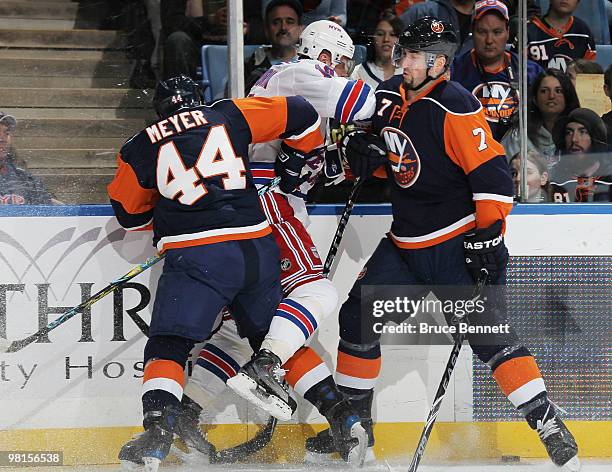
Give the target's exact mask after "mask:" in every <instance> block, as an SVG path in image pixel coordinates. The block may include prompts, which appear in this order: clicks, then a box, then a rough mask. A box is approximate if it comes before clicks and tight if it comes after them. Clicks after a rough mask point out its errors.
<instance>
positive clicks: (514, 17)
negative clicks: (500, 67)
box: [503, 0, 541, 44]
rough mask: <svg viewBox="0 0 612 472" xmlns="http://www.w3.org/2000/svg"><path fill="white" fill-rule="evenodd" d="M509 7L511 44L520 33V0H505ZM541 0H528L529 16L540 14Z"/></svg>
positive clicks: (509, 39) (509, 40) (509, 41)
mask: <svg viewBox="0 0 612 472" xmlns="http://www.w3.org/2000/svg"><path fill="white" fill-rule="evenodd" d="M503 2H504V3H505V4H506V6H507V7H508V15H509V16H510V36H509V38H508V43H509V44H514V42H515V41H516V36H517V34H518V26H519V17H518V3H519V0H503ZM540 12H541V10H540V2H539V0H527V18H528V19H529V18H533V17H534V16H540Z"/></svg>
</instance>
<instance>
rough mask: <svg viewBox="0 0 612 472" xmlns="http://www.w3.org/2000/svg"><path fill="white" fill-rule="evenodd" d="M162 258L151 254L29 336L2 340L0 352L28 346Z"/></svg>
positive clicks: (162, 256)
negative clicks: (13, 339)
mask: <svg viewBox="0 0 612 472" xmlns="http://www.w3.org/2000/svg"><path fill="white" fill-rule="evenodd" d="M163 258H164V254H156V255H155V256H152V257H150V258H149V259H147V260H146V261H145V262H143V263H142V264H139V265H137V266H135V267H133V268H132V269H130V271H129V272H128V273H126V274H125V275H122V276H121V277H119V278H118V279H116V280H114V281H113V282H111V283H110V284H108V285H107V286H106V287H104V288H103V289H102V290H100V291H99V292H97V293H95V294H93V295H92V296H91V297H89V298H88V299H87V300H85V301H84V302H82V303H81V304H79V305H77V306H75V307H73V308H70V309H69V310H68V311H65V312H64V313H62V314H61V315H60V316H59V317H58V318H56V319H55V320H53V321H51V322H49V324H48V325H47V326H45V327H44V328H42V329H40V330H39V331H37V332H36V333H34V334H31V335H30V336H28V337H26V338H23V339H19V340H16V341H12V342H10V344H9V343H8V342H7V341H6V340H4V342H2V343H0V352H17V351H19V350H21V349H23V348H24V347H26V346H28V345H29V344H32V343H33V342H36V341H38V340H39V339H40V338H41V337H42V336H46V335H47V334H48V333H49V332H51V331H52V330H54V329H55V328H57V327H58V326H60V325H62V324H64V323H65V322H66V321H68V320H69V319H71V318H73V317H75V316H76V315H78V314H79V313H81V312H82V311H83V310H84V309H85V308H87V307H89V306H91V305H93V304H94V303H96V302H97V301H99V300H101V299H102V298H104V297H105V296H106V295H108V294H109V293H112V292H114V291H115V290H116V289H117V288H119V287H121V286H122V285H123V284H125V283H126V282H128V281H129V280H132V279H133V278H134V277H136V276H137V275H138V274H141V273H142V272H144V271H145V270H147V269H148V268H149V267H151V266H153V265H154V264H156V263H158V262H159V261H161V260H162V259H163ZM141 330H142V328H141ZM2 348H4V349H2Z"/></svg>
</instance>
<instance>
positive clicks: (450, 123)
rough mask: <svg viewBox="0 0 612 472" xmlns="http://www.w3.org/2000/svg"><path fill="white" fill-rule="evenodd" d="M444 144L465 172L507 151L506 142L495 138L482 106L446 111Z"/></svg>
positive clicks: (449, 154)
mask: <svg viewBox="0 0 612 472" xmlns="http://www.w3.org/2000/svg"><path fill="white" fill-rule="evenodd" d="M444 146H445V150H446V154H448V156H449V157H450V158H451V159H452V161H453V162H454V163H455V164H457V165H458V166H459V167H461V168H462V169H463V171H464V172H465V174H466V175H467V174H469V173H470V172H472V171H473V170H474V169H476V168H477V167H479V166H480V165H481V164H484V163H485V162H487V161H489V160H491V159H493V158H494V157H496V156H503V155H505V151H504V148H503V146H502V145H501V144H499V143H498V142H497V141H495V139H493V135H492V134H491V128H490V127H489V124H488V123H487V119H486V118H485V114H484V110H483V109H482V108H481V109H480V111H478V112H477V113H471V114H465V115H453V114H452V113H447V114H446V118H445V119H444Z"/></svg>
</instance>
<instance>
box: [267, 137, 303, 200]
mask: <svg viewBox="0 0 612 472" xmlns="http://www.w3.org/2000/svg"><path fill="white" fill-rule="evenodd" d="M307 157H308V155H307V154H304V153H302V152H300V151H298V150H296V149H293V148H291V147H289V146H287V145H286V144H285V143H283V144H281V149H280V152H279V153H278V156H277V157H276V161H275V162H274V172H275V173H276V175H277V177H280V182H279V183H278V187H279V188H280V189H281V191H283V192H285V193H291V192H293V191H294V190H295V189H296V188H298V187H299V186H300V185H301V184H302V183H303V182H305V181H306V180H308V177H309V175H310V174H306V175H304V176H301V173H302V168H303V167H304V165H305V164H306V158H307Z"/></svg>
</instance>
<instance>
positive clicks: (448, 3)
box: [400, 0, 475, 54]
mask: <svg viewBox="0 0 612 472" xmlns="http://www.w3.org/2000/svg"><path fill="white" fill-rule="evenodd" d="M474 3H475V1H474V0H429V1H427V2H421V3H417V4H416V5H413V6H411V7H410V8H408V10H406V11H405V12H404V13H403V14H402V15H401V16H400V19H401V20H402V21H403V22H404V24H405V25H406V26H408V25H409V24H411V23H414V22H415V21H416V20H418V19H419V18H422V17H424V16H433V17H435V18H437V19H439V20H440V21H448V22H449V23H451V24H452V25H453V26H454V27H455V31H456V32H458V33H459V45H460V46H459V50H458V54H461V53H463V52H465V51H468V50H470V49H471V48H472V44H471V43H472V42H471V41H470V40H468V38H469V36H470V26H471V23H472V13H473V11H474Z"/></svg>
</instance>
